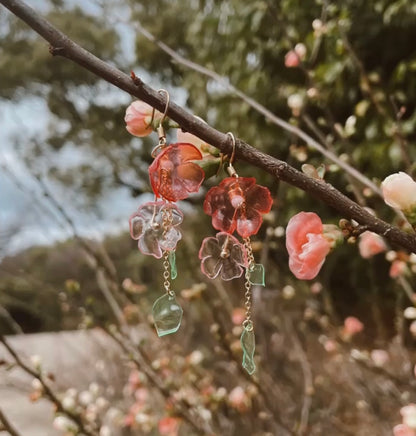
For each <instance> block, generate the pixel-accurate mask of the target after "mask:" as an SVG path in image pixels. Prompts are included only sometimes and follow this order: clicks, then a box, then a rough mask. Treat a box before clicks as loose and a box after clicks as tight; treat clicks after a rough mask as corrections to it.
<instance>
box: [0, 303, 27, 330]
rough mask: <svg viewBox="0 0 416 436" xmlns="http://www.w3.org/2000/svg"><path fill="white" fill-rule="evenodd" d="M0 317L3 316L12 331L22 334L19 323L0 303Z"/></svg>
mask: <svg viewBox="0 0 416 436" xmlns="http://www.w3.org/2000/svg"><path fill="white" fill-rule="evenodd" d="M0 317H1V318H3V319H4V320H5V321H6V323H7V324H8V325H9V327H10V328H11V329H12V330H13V333H16V334H18V335H19V334H23V330H22V328H21V327H20V325H19V324H18V323H17V322H16V321H15V320H14V319H13V317H12V316H11V315H10V313H9V311H8V310H7V309H6V308H5V307H4V306H2V305H1V304H0Z"/></svg>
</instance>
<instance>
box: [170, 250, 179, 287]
mask: <svg viewBox="0 0 416 436" xmlns="http://www.w3.org/2000/svg"><path fill="white" fill-rule="evenodd" d="M169 263H170V278H171V279H172V280H175V279H176V277H178V270H177V269H176V254H175V250H173V251H169Z"/></svg>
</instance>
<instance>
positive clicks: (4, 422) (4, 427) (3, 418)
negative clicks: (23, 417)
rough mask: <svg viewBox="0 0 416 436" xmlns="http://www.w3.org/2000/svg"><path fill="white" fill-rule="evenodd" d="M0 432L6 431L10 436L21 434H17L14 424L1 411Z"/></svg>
mask: <svg viewBox="0 0 416 436" xmlns="http://www.w3.org/2000/svg"><path fill="white" fill-rule="evenodd" d="M0 424H1V427H0V432H1V431H2V430H6V431H7V433H9V434H10V436H20V433H18V432H17V430H16V429H15V428H14V427H13V426H12V424H11V423H10V422H9V420H8V419H7V417H6V415H5V414H4V413H3V411H2V410H1V409H0Z"/></svg>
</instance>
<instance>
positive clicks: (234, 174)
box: [227, 132, 238, 177]
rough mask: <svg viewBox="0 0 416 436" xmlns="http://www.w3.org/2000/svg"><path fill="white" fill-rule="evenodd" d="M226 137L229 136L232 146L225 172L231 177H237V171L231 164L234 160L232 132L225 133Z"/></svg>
mask: <svg viewBox="0 0 416 436" xmlns="http://www.w3.org/2000/svg"><path fill="white" fill-rule="evenodd" d="M227 135H229V137H230V138H231V141H232V144H233V151H232V152H231V157H230V162H229V164H228V167H227V171H228V174H229V175H230V176H231V177H238V174H237V171H236V170H235V169H234V167H233V162H234V158H235V137H234V135H233V134H232V132H227Z"/></svg>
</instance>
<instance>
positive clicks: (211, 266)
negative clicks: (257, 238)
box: [199, 232, 247, 280]
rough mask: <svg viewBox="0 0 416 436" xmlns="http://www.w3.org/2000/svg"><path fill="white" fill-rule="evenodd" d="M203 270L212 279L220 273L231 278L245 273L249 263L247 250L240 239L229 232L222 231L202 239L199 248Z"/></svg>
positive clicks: (224, 277)
mask: <svg viewBox="0 0 416 436" xmlns="http://www.w3.org/2000/svg"><path fill="white" fill-rule="evenodd" d="M199 258H200V259H201V270H202V272H203V273H204V274H205V275H206V276H207V277H209V278H210V279H215V278H216V277H217V276H218V275H220V277H221V278H222V279H223V280H231V279H234V278H236V277H240V276H241V275H242V274H243V268H244V267H245V266H246V264H247V260H246V252H245V250H244V247H243V246H242V245H241V244H240V243H239V242H238V240H237V239H236V238H235V237H234V236H232V235H230V234H229V233H225V232H220V233H217V235H216V236H215V238H214V237H210V238H205V239H204V240H203V241H202V245H201V249H200V250H199Z"/></svg>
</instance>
